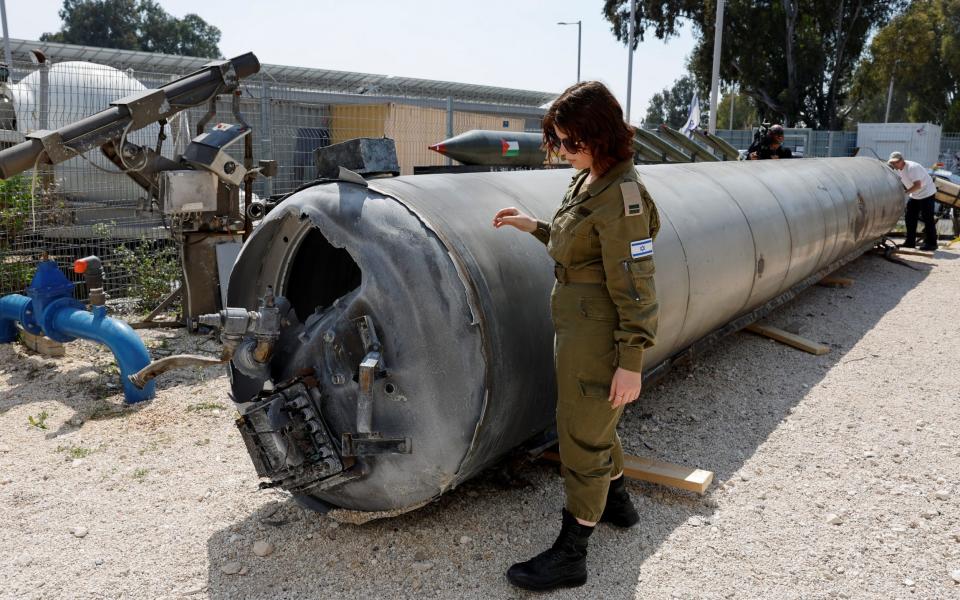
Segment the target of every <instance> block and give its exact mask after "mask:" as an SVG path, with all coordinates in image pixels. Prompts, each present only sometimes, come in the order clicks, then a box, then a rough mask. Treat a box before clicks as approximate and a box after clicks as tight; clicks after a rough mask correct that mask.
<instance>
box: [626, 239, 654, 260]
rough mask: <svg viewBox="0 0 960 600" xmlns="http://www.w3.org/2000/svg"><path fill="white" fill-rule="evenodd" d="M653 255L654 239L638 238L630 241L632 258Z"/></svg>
mask: <svg viewBox="0 0 960 600" xmlns="http://www.w3.org/2000/svg"><path fill="white" fill-rule="evenodd" d="M645 256H653V239H652V238H647V239H645V240H636V241H633V242H630V258H643V257H645Z"/></svg>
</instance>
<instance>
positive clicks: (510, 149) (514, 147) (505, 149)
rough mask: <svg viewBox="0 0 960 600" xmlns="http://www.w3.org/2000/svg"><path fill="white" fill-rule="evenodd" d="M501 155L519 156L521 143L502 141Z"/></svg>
mask: <svg viewBox="0 0 960 600" xmlns="http://www.w3.org/2000/svg"><path fill="white" fill-rule="evenodd" d="M500 155H501V156H519V155H520V142H512V141H507V140H500Z"/></svg>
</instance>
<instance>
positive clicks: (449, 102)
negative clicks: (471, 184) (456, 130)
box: [446, 96, 453, 166]
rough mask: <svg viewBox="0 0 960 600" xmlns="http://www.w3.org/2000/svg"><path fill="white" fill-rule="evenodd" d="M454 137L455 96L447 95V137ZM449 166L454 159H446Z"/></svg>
mask: <svg viewBox="0 0 960 600" xmlns="http://www.w3.org/2000/svg"><path fill="white" fill-rule="evenodd" d="M452 137H453V96H447V139H448V140H449V139H450V138H452ZM446 162H447V166H450V165H452V164H453V160H452V159H450V158H448V159H447V160H446Z"/></svg>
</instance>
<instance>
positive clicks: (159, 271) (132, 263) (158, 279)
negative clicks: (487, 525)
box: [117, 240, 181, 310]
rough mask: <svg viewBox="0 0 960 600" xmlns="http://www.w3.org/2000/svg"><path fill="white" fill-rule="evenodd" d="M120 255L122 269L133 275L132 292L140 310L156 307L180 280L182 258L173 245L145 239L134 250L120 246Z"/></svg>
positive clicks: (118, 252) (118, 253)
mask: <svg viewBox="0 0 960 600" xmlns="http://www.w3.org/2000/svg"><path fill="white" fill-rule="evenodd" d="M117 257H118V259H119V263H120V270H121V271H122V272H124V273H128V274H129V275H130V286H129V294H130V295H131V296H133V297H135V298H137V308H139V309H140V310H152V309H153V307H155V306H156V305H158V304H160V301H161V300H163V299H164V298H166V297H167V295H168V294H169V293H170V291H171V290H172V289H173V287H174V286H175V285H176V283H177V282H178V281H180V277H181V269H180V257H179V255H178V254H177V249H176V248H174V247H173V246H169V245H168V246H163V245H158V244H151V243H149V242H147V241H146V240H141V242H140V243H139V244H138V245H136V246H135V247H133V248H132V249H131V248H128V247H126V246H120V247H118V248H117ZM175 307H176V305H175V306H174V307H173V308H175Z"/></svg>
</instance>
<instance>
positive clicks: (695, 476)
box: [543, 451, 713, 495]
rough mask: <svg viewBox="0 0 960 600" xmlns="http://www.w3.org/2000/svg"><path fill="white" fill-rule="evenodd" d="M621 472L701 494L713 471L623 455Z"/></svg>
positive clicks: (550, 453)
mask: <svg viewBox="0 0 960 600" xmlns="http://www.w3.org/2000/svg"><path fill="white" fill-rule="evenodd" d="M543 458H545V459H547V460H552V461H554V462H560V454H559V453H557V452H553V451H547V452H544V453H543ZM623 474H624V475H625V476H627V477H629V478H630V479H636V480H638V481H649V482H650V483H657V484H660V485H665V486H667V487H672V488H677V489H681V490H687V491H690V492H696V493H697V494H700V495H703V494H704V493H706V491H707V488H708V487H710V484H711V483H712V482H713V472H712V471H705V470H703V469H695V468H691V467H684V466H683V465H675V464H673V463H668V462H664V461H662V460H655V459H653V458H642V457H639V456H630V455H629V454H627V455H624V457H623Z"/></svg>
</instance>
